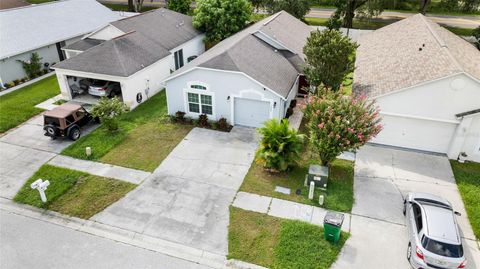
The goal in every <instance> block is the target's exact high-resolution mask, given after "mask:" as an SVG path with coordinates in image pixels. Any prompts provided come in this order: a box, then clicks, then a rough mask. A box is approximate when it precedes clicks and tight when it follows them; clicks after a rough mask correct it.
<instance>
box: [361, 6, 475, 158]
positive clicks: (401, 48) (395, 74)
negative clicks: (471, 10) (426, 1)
mask: <svg viewBox="0 0 480 269" xmlns="http://www.w3.org/2000/svg"><path fill="white" fill-rule="evenodd" d="M359 44H360V47H359V48H358V50H357V57H356V62H355V67H356V69H355V73H354V84H353V93H354V94H356V95H365V96H367V97H368V98H370V99H374V100H376V102H377V104H378V106H379V107H380V109H381V112H380V114H381V117H382V121H383V125H384V129H383V130H382V132H381V133H380V134H379V135H378V136H377V137H376V138H375V139H374V140H373V142H374V143H378V144H384V145H391V146H396V147H402V148H410V149H417V150H423V151H429V152H436V153H442V154H447V155H448V156H449V157H450V158H452V159H457V158H458V156H459V155H460V154H461V153H465V154H466V155H467V156H468V157H467V159H469V160H474V161H477V162H478V161H480V51H478V50H477V49H476V48H475V47H474V46H473V45H472V44H470V43H468V42H467V41H465V40H463V39H462V38H460V37H459V36H457V35H455V34H453V33H451V32H450V31H448V30H446V29H445V28H443V27H441V26H439V25H438V24H436V23H433V22H431V21H430V20H429V19H428V18H426V17H425V16H423V15H420V14H418V15H415V16H412V17H410V18H407V19H404V20H402V21H399V22H397V23H393V24H391V25H388V26H386V27H383V28H380V29H378V30H376V31H374V32H372V33H370V34H366V35H364V36H362V37H361V38H360V39H359Z"/></svg>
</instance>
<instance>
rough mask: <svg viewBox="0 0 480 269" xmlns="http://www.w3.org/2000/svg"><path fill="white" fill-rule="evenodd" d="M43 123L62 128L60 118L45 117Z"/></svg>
mask: <svg viewBox="0 0 480 269" xmlns="http://www.w3.org/2000/svg"><path fill="white" fill-rule="evenodd" d="M43 121H44V123H45V125H54V126H60V120H59V119H58V118H54V117H48V116H44V117H43Z"/></svg>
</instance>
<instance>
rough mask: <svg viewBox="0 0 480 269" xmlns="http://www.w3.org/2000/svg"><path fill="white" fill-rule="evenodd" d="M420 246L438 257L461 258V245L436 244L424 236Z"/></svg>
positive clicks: (436, 242)
mask: <svg viewBox="0 0 480 269" xmlns="http://www.w3.org/2000/svg"><path fill="white" fill-rule="evenodd" d="M422 246H423V247H424V248H425V249H426V250H428V251H430V252H432V253H435V254H437V255H440V256H444V257H450V258H460V257H463V247H462V245H453V244H448V243H443V242H438V241H435V240H433V239H430V238H428V237H426V236H424V237H423V238H422Z"/></svg>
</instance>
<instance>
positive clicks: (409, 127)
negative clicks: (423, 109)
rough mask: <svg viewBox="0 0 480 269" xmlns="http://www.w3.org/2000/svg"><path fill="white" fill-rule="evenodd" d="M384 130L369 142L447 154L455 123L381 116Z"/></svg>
mask: <svg viewBox="0 0 480 269" xmlns="http://www.w3.org/2000/svg"><path fill="white" fill-rule="evenodd" d="M382 125H383V126H384V129H383V130H382V131H381V132H380V134H378V136H377V137H376V138H375V139H373V140H372V141H371V142H373V143H378V144H384V145H390V146H396V147H402V148H411V149H418V150H423V151H430V152H437V153H447V152H448V150H449V148H450V144H451V142H452V138H453V137H454V134H455V130H456V128H457V125H458V124H456V123H453V122H446V121H433V120H427V119H418V118H407V117H399V116H388V115H382Z"/></svg>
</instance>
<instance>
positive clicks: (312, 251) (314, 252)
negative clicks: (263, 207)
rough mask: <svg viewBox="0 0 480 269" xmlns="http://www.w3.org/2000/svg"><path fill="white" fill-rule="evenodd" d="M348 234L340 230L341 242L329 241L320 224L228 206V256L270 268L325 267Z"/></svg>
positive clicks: (331, 260) (322, 268)
mask: <svg viewBox="0 0 480 269" xmlns="http://www.w3.org/2000/svg"><path fill="white" fill-rule="evenodd" d="M348 236H349V235H348V234H347V233H343V232H342V236H341V239H340V242H339V243H337V244H331V243H330V242H328V241H326V240H325V239H324V237H323V228H322V227H320V226H315V225H312V224H308V223H305V222H301V221H293V220H284V219H279V218H275V217H271V216H268V215H265V214H260V213H255V212H250V211H245V210H242V209H238V208H233V207H231V208H230V225H229V233H228V251H229V253H228V258H229V259H237V260H242V261H245V262H249V263H254V264H257V265H261V266H265V267H268V268H272V269H284V268H285V269H286V268H292V269H293V268H302V269H326V268H329V267H330V266H331V265H332V264H333V263H334V262H335V260H336V259H337V256H338V254H339V253H340V250H341V249H342V247H343V245H344V244H345V241H346V240H347V238H348Z"/></svg>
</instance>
